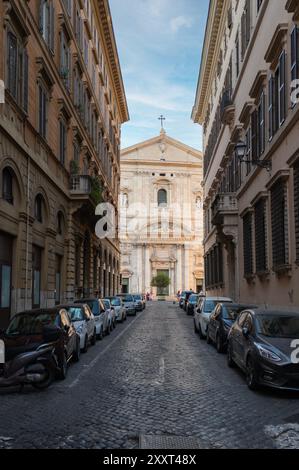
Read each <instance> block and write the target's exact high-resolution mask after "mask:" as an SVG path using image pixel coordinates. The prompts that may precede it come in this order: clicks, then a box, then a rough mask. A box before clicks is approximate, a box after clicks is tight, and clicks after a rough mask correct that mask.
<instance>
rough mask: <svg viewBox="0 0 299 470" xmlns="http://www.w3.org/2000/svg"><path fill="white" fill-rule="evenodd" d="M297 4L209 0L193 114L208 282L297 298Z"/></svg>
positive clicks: (257, 297) (275, 302)
mask: <svg viewBox="0 0 299 470" xmlns="http://www.w3.org/2000/svg"><path fill="white" fill-rule="evenodd" d="M298 20H299V5H298V1H296V0H280V1H269V0H259V1H253V0H238V1H237V0H232V1H231V0H212V1H211V2H210V10H209V17H208V23H207V29H206V36H205V43H204V49H203V55H202V65H201V70H200V76H199V82H198V89H197V95H196V102H195V106H194V110H193V119H194V121H195V122H197V123H199V124H202V125H203V133H204V139H203V140H204V209H205V235H204V246H205V266H206V287H207V292H208V293H210V294H225V295H229V296H232V297H234V298H235V299H236V300H241V301H243V302H255V303H257V304H261V305H264V304H267V305H269V306H272V307H281V308H286V309H296V308H297V309H298V306H299V291H298V284H299V264H298V261H299V205H298V204H299V140H298V135H299V121H298V117H299V106H298V99H296V95H297V98H298V93H296V91H297V90H298V82H296V80H298V79H299V26H298Z"/></svg>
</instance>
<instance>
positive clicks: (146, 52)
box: [110, 0, 209, 148]
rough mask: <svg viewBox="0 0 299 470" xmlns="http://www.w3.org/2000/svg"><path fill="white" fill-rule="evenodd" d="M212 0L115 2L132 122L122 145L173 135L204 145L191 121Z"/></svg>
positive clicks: (112, 8) (125, 126)
mask: <svg viewBox="0 0 299 470" xmlns="http://www.w3.org/2000/svg"><path fill="white" fill-rule="evenodd" d="M208 6H209V0H110V7H111V12H112V18H113V24H114V30H115V35H116V40H117V45H118V50H119V55H120V61H121V66H122V73H123V79H124V84H125V88H126V94H127V100H128V105H129V111H130V117H131V121H130V122H129V123H128V124H125V125H124V126H123V130H122V147H123V148H125V147H128V146H130V145H134V144H136V143H138V142H141V141H143V140H146V139H149V138H151V137H154V136H156V135H157V134H158V133H159V131H160V123H159V121H158V117H159V116H160V114H161V113H162V114H164V116H165V117H166V119H167V120H166V122H165V129H166V131H167V133H168V134H169V135H170V136H171V137H174V138H176V139H178V140H181V141H182V142H184V143H186V144H188V145H191V146H192V147H195V148H201V128H200V126H198V125H196V124H193V123H192V121H191V118H190V116H191V111H192V107H193V104H194V98H195V92H196V85H197V79H198V72H199V65H200V58H201V51H202V44H203V39H204V32H205V24H206V18H207V13H208Z"/></svg>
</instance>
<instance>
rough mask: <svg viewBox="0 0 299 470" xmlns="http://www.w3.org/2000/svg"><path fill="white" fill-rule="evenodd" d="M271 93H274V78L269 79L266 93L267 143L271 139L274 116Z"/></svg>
mask: <svg viewBox="0 0 299 470" xmlns="http://www.w3.org/2000/svg"><path fill="white" fill-rule="evenodd" d="M273 93H274V77H270V79H269V93H268V100H269V106H268V113H269V141H271V140H272V139H273V121H274V114H273Z"/></svg>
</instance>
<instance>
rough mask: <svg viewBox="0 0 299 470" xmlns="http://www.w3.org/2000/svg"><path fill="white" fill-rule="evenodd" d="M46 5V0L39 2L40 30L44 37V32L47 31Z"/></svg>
mask: <svg viewBox="0 0 299 470" xmlns="http://www.w3.org/2000/svg"><path fill="white" fill-rule="evenodd" d="M44 4H45V0H40V2H39V30H40V33H41V34H42V35H44V30H45V24H44Z"/></svg>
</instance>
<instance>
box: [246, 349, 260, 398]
mask: <svg viewBox="0 0 299 470" xmlns="http://www.w3.org/2000/svg"><path fill="white" fill-rule="evenodd" d="M246 382H247V385H248V388H249V389H250V390H257V389H258V381H257V378H256V373H255V368H254V362H253V359H252V358H251V356H248V358H247V364H246Z"/></svg>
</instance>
